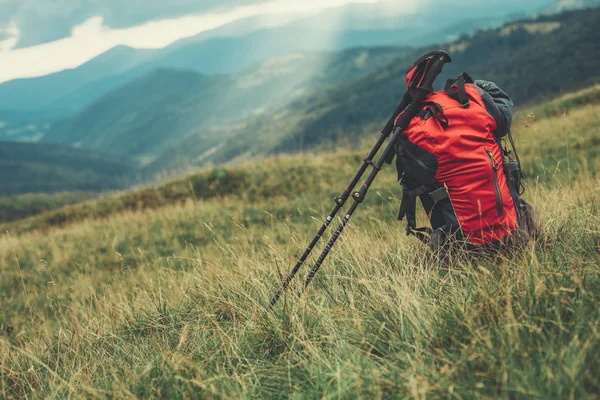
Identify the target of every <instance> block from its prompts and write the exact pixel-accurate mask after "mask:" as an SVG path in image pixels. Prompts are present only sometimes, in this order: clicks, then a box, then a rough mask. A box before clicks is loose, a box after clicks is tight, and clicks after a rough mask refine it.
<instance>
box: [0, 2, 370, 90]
mask: <svg viewBox="0 0 600 400" xmlns="http://www.w3.org/2000/svg"><path fill="white" fill-rule="evenodd" d="M378 1H380V0H168V1H164V0H0V82H4V81H7V80H11V79H15V78H24V77H34V76H41V75H46V74H49V73H52V72H57V71H60V70H63V69H66V68H74V67H76V66H78V65H80V64H82V63H84V62H86V61H88V60H90V59H91V58H93V57H95V56H97V55H99V54H101V53H103V52H105V51H107V50H109V49H111V48H112V47H115V46H117V45H127V46H131V47H135V48H162V47H165V46H167V45H169V44H171V43H173V42H175V41H177V40H179V39H182V38H185V37H189V36H193V35H196V34H198V33H200V32H203V31H206V30H210V29H214V28H217V27H219V26H221V25H225V24H227V23H230V22H234V21H236V20H240V19H243V18H248V17H255V16H264V17H265V18H277V17H278V16H281V15H286V16H287V17H288V18H289V17H290V16H294V17H298V16H302V15H306V14H310V13H314V12H318V11H322V10H325V9H327V8H332V7H338V6H342V5H345V4H348V3H373V2H378Z"/></svg>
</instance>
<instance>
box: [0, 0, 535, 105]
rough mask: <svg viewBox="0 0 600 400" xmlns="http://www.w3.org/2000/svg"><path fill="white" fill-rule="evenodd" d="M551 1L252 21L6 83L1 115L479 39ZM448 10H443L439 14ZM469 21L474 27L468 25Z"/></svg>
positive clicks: (453, 0) (435, 1) (393, 6)
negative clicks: (314, 61)
mask: <svg viewBox="0 0 600 400" xmlns="http://www.w3.org/2000/svg"><path fill="white" fill-rule="evenodd" d="M546 1H547V0H532V1H530V2H529V3H530V5H525V4H523V3H522V2H519V1H516V0H506V1H505V2H504V3H503V4H500V5H499V4H488V5H482V4H480V3H473V4H466V3H465V2H464V1H458V0H427V1H423V2H422V4H420V6H419V8H418V9H417V10H416V11H414V12H412V13H410V12H409V13H408V14H407V13H406V11H404V10H402V8H401V7H399V5H398V3H397V2H396V1H387V2H382V3H377V4H349V5H346V6H343V7H339V8H335V9H330V10H326V11H323V12H321V13H319V14H316V15H311V16H309V17H304V18H300V19H297V20H292V21H291V22H288V23H285V24H283V25H281V26H270V27H269V26H267V27H265V26H264V24H263V23H260V20H261V19H260V18H249V19H247V20H241V21H236V22H234V23H231V24H228V25H226V26H223V27H220V28H217V29H215V30H213V31H209V32H203V33H201V34H199V35H197V36H195V37H191V38H186V39H183V40H180V41H178V42H176V43H173V44H172V45H170V46H168V47H166V48H164V49H160V50H138V49H132V48H128V47H126V46H118V47H116V48H114V49H111V50H109V51H108V52H106V53H104V54H102V55H100V56H98V57H96V58H95V59H93V60H90V61H89V62H87V63H85V64H83V65H82V66H80V67H78V68H75V69H71V70H65V71H61V72H58V73H55V74H51V75H47V76H43V77H39V78H31V79H18V80H14V81H10V82H5V83H2V84H0V110H8V109H11V110H18V111H45V112H48V111H52V112H53V115H55V116H58V117H64V116H68V115H71V114H72V113H73V112H77V111H80V110H81V109H82V108H83V107H85V106H87V105H88V104H91V103H92V102H93V101H95V100H96V99H98V98H99V97H101V96H102V95H104V94H106V93H108V92H109V91H110V90H112V89H115V88H117V87H119V86H121V85H123V84H126V83H128V82H130V81H131V80H133V79H136V78H138V77H140V76H142V75H144V74H145V73H147V72H149V71H151V70H154V69H157V68H175V69H186V70H193V71H196V72H199V73H202V74H208V75H212V74H235V73H239V72H241V71H242V70H243V69H245V68H247V67H249V66H251V65H254V64H256V63H260V62H263V61H265V60H267V59H269V58H273V57H279V56H283V55H285V54H288V53H293V52H301V51H339V50H343V49H347V48H351V47H365V46H388V45H394V46H403V45H411V46H422V45H425V44H429V43H432V42H435V41H440V40H442V41H443V40H445V39H446V37H441V38H440V37H439V36H438V37H436V35H435V33H432V32H436V31H440V30H444V28H445V26H446V27H450V26H452V27H453V30H455V31H456V32H455V33H456V34H457V35H460V34H466V33H472V32H473V31H474V30H475V29H478V28H483V27H488V26H490V24H492V25H495V24H498V23H501V22H502V21H503V20H504V19H505V17H504V16H505V15H506V14H509V13H513V12H515V11H519V10H521V11H523V10H530V9H533V8H534V5H535V4H544V3H545V2H546ZM442 3H443V4H444V7H440V4H442ZM529 3H528V4H529ZM447 9H452V13H447V12H446V10H447ZM482 15H485V17H482ZM465 19H469V20H470V23H468V24H461V23H460V22H461V21H463V20H465ZM440 21H443V23H442V24H441V25H440ZM442 34H443V35H446V33H442Z"/></svg>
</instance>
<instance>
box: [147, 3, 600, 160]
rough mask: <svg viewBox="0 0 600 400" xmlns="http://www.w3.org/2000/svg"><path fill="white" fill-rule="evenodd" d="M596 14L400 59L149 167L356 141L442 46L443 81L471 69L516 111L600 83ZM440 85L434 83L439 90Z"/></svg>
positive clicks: (189, 144) (180, 148) (530, 23)
mask: <svg viewBox="0 0 600 400" xmlns="http://www.w3.org/2000/svg"><path fill="white" fill-rule="evenodd" d="M599 19H600V9H593V10H584V11H576V12H569V13H564V14H561V15H554V16H543V17H539V18H537V19H530V20H521V21H517V22H513V23H510V24H506V25H504V26H502V27H501V28H498V29H494V30H488V31H481V32H479V33H478V34H476V35H474V36H472V37H462V38H460V39H458V40H457V41H455V42H453V43H450V44H447V45H442V46H431V47H427V48H423V49H421V50H418V51H415V52H414V53H411V54H408V55H403V56H401V57H400V58H398V59H397V60H396V61H395V62H392V63H390V64H389V65H388V66H387V67H385V68H383V69H381V70H378V71H376V72H374V73H372V74H371V75H369V76H366V77H364V78H361V79H358V80H356V81H353V82H347V83H345V84H341V85H339V86H337V87H334V88H329V89H327V90H322V91H318V92H315V93H311V94H307V95H305V96H303V97H301V98H299V99H297V100H296V101H294V102H292V103H291V104H289V105H287V106H285V107H283V108H281V109H280V110H279V111H278V112H273V113H271V114H270V115H269V116H266V115H265V116H258V117H256V118H254V119H252V120H249V121H248V122H247V123H246V124H244V125H243V126H242V127H241V128H240V129H238V130H237V133H233V132H229V135H231V137H230V138H229V139H227V140H222V141H221V142H220V143H219V146H218V147H215V148H213V149H211V152H210V153H209V154H204V155H203V156H202V157H201V158H200V159H198V155H199V154H202V153H199V151H198V149H200V148H201V143H202V139H201V138H197V137H195V136H190V137H188V138H187V139H185V140H183V141H181V142H180V143H177V144H176V145H175V146H173V147H171V148H166V149H165V151H164V153H163V155H162V156H159V157H158V158H157V162H156V163H155V164H154V165H151V166H150V167H151V168H154V169H155V170H160V169H162V168H165V167H169V168H175V167H177V165H174V164H173V160H177V161H178V162H179V163H182V165H184V164H183V160H187V165H202V164H204V163H207V162H212V163H223V162H228V161H231V160H232V159H236V158H238V159H239V158H240V157H241V158H244V157H252V156H256V155H264V154H272V153H279V152H293V151H298V150H302V149H310V148H312V147H314V146H317V145H322V144H324V143H332V142H336V141H337V140H338V139H339V138H343V139H344V140H346V141H349V142H356V141H357V140H359V139H360V136H359V135H361V134H364V133H365V132H370V131H372V132H375V131H376V129H377V128H379V129H380V128H381V127H380V126H379V125H381V124H383V123H385V122H386V121H387V119H388V118H389V115H390V114H391V112H392V111H393V108H394V107H395V105H396V104H397V102H398V100H399V98H400V97H401V93H402V92H403V91H404V87H403V79H402V77H403V76H404V72H405V69H406V67H407V65H410V63H411V62H413V61H414V60H415V59H417V58H418V57H419V56H420V55H422V54H423V53H424V52H426V51H429V50H432V49H436V48H444V49H446V50H447V51H449V53H450V54H451V55H452V56H453V63H452V64H450V65H448V66H447V67H446V69H445V70H444V73H443V77H440V79H439V82H441V81H442V80H443V79H444V78H445V77H451V76H456V75H457V74H458V73H459V72H462V71H468V72H469V73H470V74H471V76H473V77H474V78H475V79H478V78H482V79H488V80H492V81H495V82H497V83H498V84H499V85H500V86H501V87H502V88H504V89H505V90H506V91H507V92H508V93H509V94H510V95H511V96H512V97H513V99H514V101H515V103H516V105H517V106H520V105H523V104H525V103H528V102H531V101H533V100H536V99H540V98H546V97H552V96H555V95H558V94H560V93H566V92H569V91H572V90H575V89H578V88H581V87H585V86H588V85H590V84H593V83H595V82H599V81H600V76H599V75H598V71H599V70H600V59H598V57H596V54H597V46H598V43H600V32H599V31H598V30H597V29H596V22H597V21H598V20H599ZM439 82H438V85H439Z"/></svg>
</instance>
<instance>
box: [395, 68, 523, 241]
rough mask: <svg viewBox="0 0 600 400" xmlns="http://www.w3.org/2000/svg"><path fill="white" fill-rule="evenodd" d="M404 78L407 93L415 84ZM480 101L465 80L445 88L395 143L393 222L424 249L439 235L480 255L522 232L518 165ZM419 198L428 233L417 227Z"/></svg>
mask: <svg viewBox="0 0 600 400" xmlns="http://www.w3.org/2000/svg"><path fill="white" fill-rule="evenodd" d="M410 72H411V71H410V70H409V74H408V75H407V82H408V85H409V92H410V90H411V86H415V87H416V86H418V84H419V82H418V81H416V82H415V81H414V77H412V76H411V75H410ZM411 78H412V79H413V80H411ZM485 95H486V92H485V91H484V90H483V89H482V88H480V87H479V86H477V85H475V84H474V83H473V81H472V80H471V79H470V78H469V76H468V75H466V74H461V75H460V76H459V78H458V79H456V80H449V81H448V82H447V84H446V88H445V89H444V90H443V91H439V92H432V93H431V94H430V95H428V97H427V98H426V100H425V102H423V103H422V109H421V110H420V112H419V113H418V114H417V116H416V117H414V118H413V119H412V121H411V123H410V125H409V126H408V129H406V130H405V131H404V134H403V135H402V137H401V138H400V139H399V140H398V141H397V142H396V155H397V158H396V167H397V169H398V176H399V181H400V183H401V185H402V188H403V196H402V205H401V207H400V215H399V219H404V218H405V217H406V219H407V222H408V226H407V233H408V234H413V235H415V236H417V237H418V238H420V239H421V240H423V241H426V240H427V241H429V239H430V238H428V237H427V235H426V234H428V235H429V236H431V240H433V237H434V234H435V232H436V231H437V232H443V233H444V235H445V237H447V236H448V235H450V234H452V235H455V236H458V237H460V238H462V239H465V240H466V241H467V243H468V244H469V245H471V246H476V247H479V246H481V245H485V244H489V243H502V242H503V240H504V239H505V238H507V237H508V236H509V235H510V234H511V233H512V232H514V231H515V230H516V229H517V228H518V227H519V226H520V219H521V211H520V204H521V202H520V194H521V193H520V188H521V183H520V180H521V172H520V163H519V161H518V158H517V161H513V160H512V159H511V158H510V154H511V153H510V152H509V151H506V150H504V148H503V146H502V143H501V138H499V137H497V136H495V134H494V133H495V131H496V130H497V129H496V128H497V122H496V120H495V118H494V117H493V116H492V115H491V114H490V113H489V110H488V109H486V104H485V102H484V99H483V96H485ZM509 137H510V135H509ZM510 138H511V144H512V145H513V151H515V150H514V142H513V141H512V137H510ZM515 154H516V151H515ZM417 198H419V199H420V200H421V203H422V205H423V207H424V208H425V211H426V213H427V215H428V217H429V220H430V222H431V227H432V229H429V228H417V226H416V199H417Z"/></svg>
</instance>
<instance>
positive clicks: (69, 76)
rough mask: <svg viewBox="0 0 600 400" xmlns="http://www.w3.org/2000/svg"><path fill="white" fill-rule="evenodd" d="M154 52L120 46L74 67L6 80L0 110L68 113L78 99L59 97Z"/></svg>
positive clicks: (140, 60) (0, 91) (0, 99)
mask: <svg viewBox="0 0 600 400" xmlns="http://www.w3.org/2000/svg"><path fill="white" fill-rule="evenodd" d="M153 53H154V51H153V50H138V49H133V48H130V47H126V46H118V47H115V48H113V49H112V50H109V51H108V52H106V53H104V54H102V55H100V56H98V57H96V58H94V59H92V60H90V61H88V62H87V63H85V64H83V65H81V66H79V67H77V68H74V69H68V70H64V71H61V72H57V73H54V74H50V75H46V76H42V77H37V78H28V79H16V80H12V81H9V82H5V83H2V84H1V85H0V110H18V111H29V112H31V111H41V110H44V111H53V112H54V113H56V114H58V115H66V114H68V113H70V112H71V111H72V110H73V109H77V108H78V107H79V105H78V104H77V103H76V102H73V103H71V102H68V101H67V102H61V101H58V99H61V98H65V97H68V96H69V95H70V94H71V93H73V92H75V91H77V90H78V89H80V88H82V87H85V86H86V85H88V84H90V83H92V82H94V81H96V80H97V79H100V78H102V77H107V76H113V75H119V74H121V73H124V72H126V71H128V70H130V69H132V68H133V67H134V66H136V65H138V64H140V63H142V62H144V61H145V60H147V59H148V58H150V57H152V54H153ZM121 83H122V82H117V83H116V84H117V85H118V84H121ZM105 84H106V83H105ZM108 90H110V89H108ZM79 98H81V96H80V97H79Z"/></svg>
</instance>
